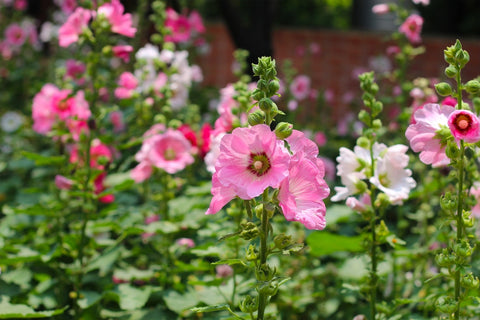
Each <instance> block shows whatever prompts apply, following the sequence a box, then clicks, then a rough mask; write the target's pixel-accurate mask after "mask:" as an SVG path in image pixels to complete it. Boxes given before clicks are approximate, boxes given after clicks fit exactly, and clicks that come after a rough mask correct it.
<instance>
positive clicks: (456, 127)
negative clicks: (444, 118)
mask: <svg viewBox="0 0 480 320" xmlns="http://www.w3.org/2000/svg"><path fill="white" fill-rule="evenodd" d="M448 127H449V128H450V131H451V132H452V135H453V137H454V138H455V139H456V140H457V141H460V140H464V141H465V142H470V143H476V142H478V141H480V120H479V119H478V117H477V116H476V115H475V114H474V113H473V112H471V111H468V110H455V111H453V112H452V113H451V114H450V116H449V117H448Z"/></svg>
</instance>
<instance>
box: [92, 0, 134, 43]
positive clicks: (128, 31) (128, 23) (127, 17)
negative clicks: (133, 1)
mask: <svg viewBox="0 0 480 320" xmlns="http://www.w3.org/2000/svg"><path fill="white" fill-rule="evenodd" d="M123 11H124V8H123V5H122V4H121V3H120V0H112V2H110V3H105V4H103V5H101V6H100V7H99V8H98V11H97V12H98V14H101V15H104V16H105V17H106V18H107V20H108V21H109V22H110V25H111V30H112V32H115V33H118V34H121V35H124V36H126V37H130V38H132V37H133V36H135V32H137V29H136V28H134V27H132V15H131V14H130V13H125V14H123Z"/></svg>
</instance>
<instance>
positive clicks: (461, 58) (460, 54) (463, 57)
mask: <svg viewBox="0 0 480 320" xmlns="http://www.w3.org/2000/svg"><path fill="white" fill-rule="evenodd" d="M455 59H456V60H457V62H458V63H459V64H460V66H461V67H463V66H465V65H466V64H467V63H468V61H470V55H469V54H468V52H467V51H465V50H458V51H457V53H456V54H455Z"/></svg>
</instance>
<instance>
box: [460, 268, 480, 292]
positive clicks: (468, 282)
mask: <svg viewBox="0 0 480 320" xmlns="http://www.w3.org/2000/svg"><path fill="white" fill-rule="evenodd" d="M461 283H462V286H463V287H466V288H469V289H476V288H478V286H479V285H480V281H479V280H478V278H477V277H475V276H474V275H473V274H472V273H471V272H470V273H469V274H466V275H464V276H463V278H462V279H461Z"/></svg>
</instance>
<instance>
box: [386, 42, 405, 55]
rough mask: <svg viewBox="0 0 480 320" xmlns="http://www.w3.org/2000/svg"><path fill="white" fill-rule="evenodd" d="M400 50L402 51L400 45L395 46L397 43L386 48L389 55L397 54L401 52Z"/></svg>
mask: <svg viewBox="0 0 480 320" xmlns="http://www.w3.org/2000/svg"><path fill="white" fill-rule="evenodd" d="M400 52H402V50H401V49H400V47H399V46H395V45H392V46H388V47H387V49H386V53H387V55H389V56H395V55H397V54H399V53H400Z"/></svg>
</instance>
